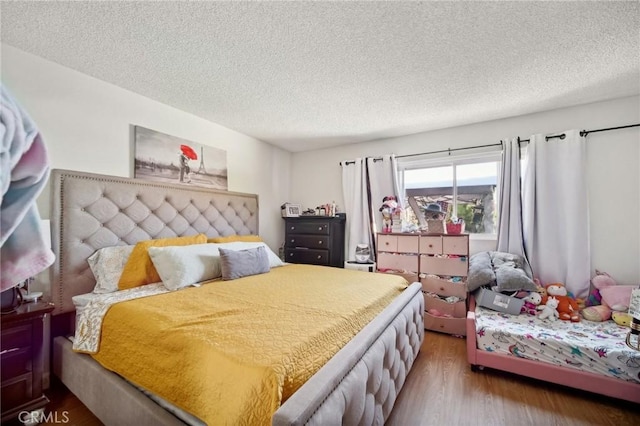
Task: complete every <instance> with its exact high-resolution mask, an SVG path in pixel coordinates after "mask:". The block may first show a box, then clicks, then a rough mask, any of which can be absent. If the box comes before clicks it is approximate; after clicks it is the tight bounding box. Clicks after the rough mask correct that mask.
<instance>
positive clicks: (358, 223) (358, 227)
mask: <svg viewBox="0 0 640 426" xmlns="http://www.w3.org/2000/svg"><path fill="white" fill-rule="evenodd" d="M342 194H343V195H344V210H345V213H346V214H347V224H346V232H345V234H346V235H345V240H346V250H347V251H346V253H345V259H347V260H355V253H356V246H357V245H358V244H360V243H364V244H368V245H369V247H373V242H372V240H371V220H370V217H369V196H368V194H367V178H366V159H364V158H356V159H355V160H353V161H343V162H342Z"/></svg>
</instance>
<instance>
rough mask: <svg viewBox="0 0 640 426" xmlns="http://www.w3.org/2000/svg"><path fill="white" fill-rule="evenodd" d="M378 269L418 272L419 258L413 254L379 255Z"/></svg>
mask: <svg viewBox="0 0 640 426" xmlns="http://www.w3.org/2000/svg"><path fill="white" fill-rule="evenodd" d="M378 269H382V270H383V271H384V270H385V269H393V270H396V271H410V272H417V271H418V256H417V255H411V254H392V253H378Z"/></svg>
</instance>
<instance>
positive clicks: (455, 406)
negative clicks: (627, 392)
mask: <svg viewBox="0 0 640 426" xmlns="http://www.w3.org/2000/svg"><path fill="white" fill-rule="evenodd" d="M466 354H467V352H466V341H465V340H464V339H460V338H457V337H453V336H449V335H446V334H441V333H435V332H426V336H425V341H424V343H423V345H422V350H421V351H420V354H419V355H418V358H417V359H416V361H415V363H414V366H413V368H412V370H411V373H410V374H409V376H408V377H407V380H406V382H405V384H404V387H403V388H402V391H401V392H400V395H399V396H398V400H397V401H396V405H395V408H394V410H393V412H392V413H391V416H390V417H389V420H388V421H387V425H394V426H405V425H412V426H417V425H562V426H572V425H612V426H613V425H615V426H622V425H640V406H638V405H636V404H633V403H630V402H626V401H620V400H616V399H612V398H607V397H603V396H599V395H594V394H591V393H588V392H582V391H578V390H574V389H570V388H567V387H564V386H558V385H554V384H549V383H545V382H541V381H538V380H533V379H528V378H525V377H521V376H516V375H513V374H508V373H504V372H500V371H496V370H490V369H484V370H482V371H478V372H472V371H471V369H470V367H469V365H468V364H467V361H466V356H467V355H466Z"/></svg>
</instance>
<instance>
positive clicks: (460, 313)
mask: <svg viewBox="0 0 640 426" xmlns="http://www.w3.org/2000/svg"><path fill="white" fill-rule="evenodd" d="M424 306H425V308H424V310H425V311H429V309H435V310H437V311H438V312H440V313H441V314H445V315H451V316H452V317H455V318H466V316H467V302H465V301H464V300H461V301H459V302H456V303H447V302H446V301H444V300H442V299H440V298H439V297H432V296H429V295H427V294H425V295H424Z"/></svg>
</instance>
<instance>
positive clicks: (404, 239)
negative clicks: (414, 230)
mask: <svg viewBox="0 0 640 426" xmlns="http://www.w3.org/2000/svg"><path fill="white" fill-rule="evenodd" d="M419 238H420V237H419V236H417V235H382V234H378V250H379V251H384V252H397V253H418V248H419Z"/></svg>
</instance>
